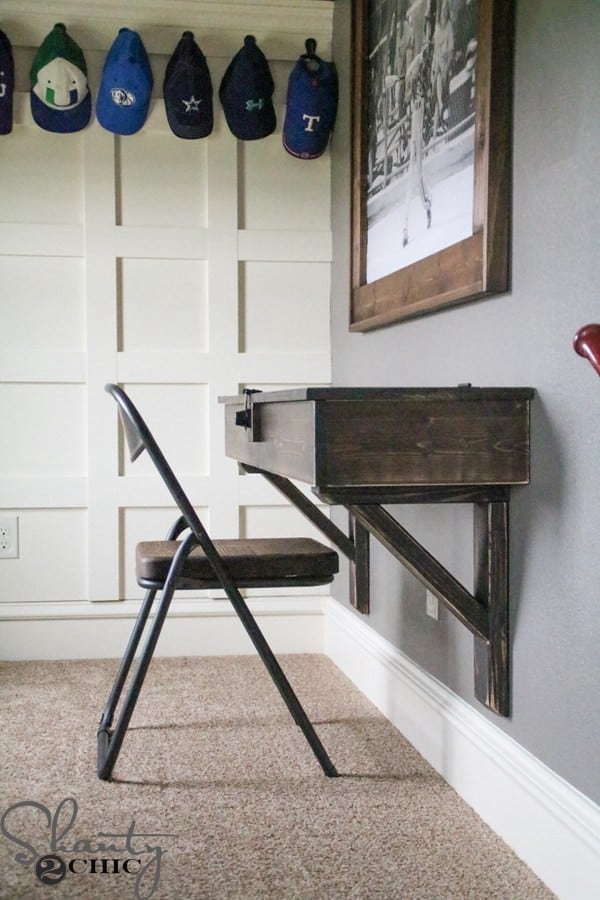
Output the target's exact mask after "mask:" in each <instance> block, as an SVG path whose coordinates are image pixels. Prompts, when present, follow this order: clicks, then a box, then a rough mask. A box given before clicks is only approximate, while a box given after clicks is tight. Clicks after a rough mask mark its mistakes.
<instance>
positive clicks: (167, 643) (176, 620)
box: [0, 595, 325, 660]
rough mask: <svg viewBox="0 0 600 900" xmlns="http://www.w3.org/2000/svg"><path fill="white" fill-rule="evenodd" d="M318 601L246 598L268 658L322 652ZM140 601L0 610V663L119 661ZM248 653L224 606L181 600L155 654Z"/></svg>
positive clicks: (235, 621)
mask: <svg viewBox="0 0 600 900" xmlns="http://www.w3.org/2000/svg"><path fill="white" fill-rule="evenodd" d="M324 599H325V598H324V597H320V596H316V595H310V596H297V597H291V596H288V597H273V596H272V597H268V598H255V599H254V598H253V599H251V600H248V605H249V606H250V608H251V609H252V612H253V613H254V615H255V618H256V620H257V622H258V624H259V626H260V628H261V629H262V631H263V632H264V634H265V637H266V638H267V640H268V641H269V643H270V644H271V647H272V648H273V650H274V652H275V653H322V652H323V623H324V619H323V603H324ZM138 609H139V602H133V601H128V600H124V601H122V602H120V603H87V602H82V603H28V604H2V605H1V606H0V659H3V660H19V659H102V658H120V657H121V656H122V655H123V650H124V649H125V645H126V643H127V639H128V637H129V633H130V632H131V629H132V627H133V621H134V619H135V616H136V615H137V611H138ZM253 652H254V648H253V647H252V644H251V642H250V639H249V637H248V636H247V634H246V632H245V631H244V628H243V626H242V625H241V623H240V621H239V619H238V617H237V616H236V614H235V613H234V612H233V609H232V608H231V606H230V604H229V601H228V600H226V599H224V600H198V601H194V600H182V601H178V599H177V598H175V600H174V601H173V605H172V607H171V609H170V610H169V615H168V617H167V620H166V622H165V624H164V627H163V630H162V633H161V636H160V640H159V643H158V645H157V648H156V655H157V656H232V655H237V654H246V653H253Z"/></svg>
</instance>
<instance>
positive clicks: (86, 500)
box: [0, 0, 332, 657]
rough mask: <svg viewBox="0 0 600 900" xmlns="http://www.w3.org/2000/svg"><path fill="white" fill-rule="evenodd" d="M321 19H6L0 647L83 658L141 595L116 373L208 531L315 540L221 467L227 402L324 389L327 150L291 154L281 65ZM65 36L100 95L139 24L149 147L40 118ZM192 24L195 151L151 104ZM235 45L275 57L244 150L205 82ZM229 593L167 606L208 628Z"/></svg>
mask: <svg viewBox="0 0 600 900" xmlns="http://www.w3.org/2000/svg"><path fill="white" fill-rule="evenodd" d="M124 6H126V7H127V9H126V10H125V11H124ZM101 10H104V14H102V12H101ZM331 17H332V4H331V3H329V2H324V0H312V2H306V3H298V2H290V0H288V2H279V3H274V2H271V3H269V2H266V3H265V2H262V3H254V2H248V3H243V4H241V3H228V2H225V3H218V4H217V3H204V2H186V0H178V2H170V3H158V2H153V0H151V2H148V0H145V2H133V0H132V2H130V3H128V4H126V5H124V4H113V3H108V4H99V3H96V2H92V0H87V2H83V3H82V2H81V0H80V2H78V3H77V4H74V3H71V2H65V3H48V2H44V3H41V2H39V3H21V2H7V3H3V9H2V12H1V13H0V28H2V29H3V30H4V31H5V32H6V33H7V34H8V36H9V38H10V40H11V42H12V44H13V51H14V55H15V63H16V69H17V85H16V87H17V92H16V95H15V125H14V128H13V132H12V134H10V135H7V136H2V137H0V172H1V179H2V180H1V186H2V190H1V194H0V196H1V198H2V202H1V203H0V283H1V285H2V287H1V290H0V310H1V314H2V319H1V321H2V328H0V422H1V423H2V425H1V432H0V435H1V436H0V516H2V515H7V514H8V515H13V514H14V515H17V516H18V517H19V539H20V554H19V558H18V559H14V560H12V559H11V560H3V559H0V619H2V620H3V622H1V623H0V629H1V633H2V637H0V655H3V656H17V657H18V656H36V655H42V656H43V655H48V656H52V655H54V656H60V655H75V656H76V655H85V654H86V653H90V652H91V651H90V643H91V638H90V635H91V633H92V632H91V631H90V628H92V630H93V628H99V627H100V626H99V625H98V623H99V622H106V621H107V620H110V619H113V620H115V621H116V619H118V618H119V617H123V616H125V617H128V616H130V615H131V609H130V606H132V607H133V605H134V604H130V603H129V601H132V600H136V598H138V597H139V596H140V590H139V589H138V587H137V585H136V584H135V581H134V579H133V574H132V562H133V547H134V544H135V543H136V542H137V541H138V540H140V539H144V538H149V537H156V536H157V535H162V533H163V532H164V531H165V529H166V527H167V525H168V524H169V522H170V520H171V519H172V517H173V508H172V506H171V503H170V498H169V497H168V496H167V494H166V491H165V490H164V489H163V487H162V485H161V484H160V483H159V482H158V481H157V479H156V477H155V476H154V474H153V472H152V471H151V467H150V466H149V465H148V462H147V460H145V459H143V458H142V459H140V460H139V461H138V462H136V464H135V465H133V466H132V465H131V464H130V463H129V461H128V460H127V459H126V458H125V454H124V448H123V447H122V446H121V444H120V438H119V433H118V428H117V418H116V409H115V407H114V404H113V402H112V401H111V400H110V399H109V398H108V396H107V395H106V394H105V393H104V391H103V386H104V384H105V382H107V381H117V382H119V383H121V384H123V385H124V386H125V387H126V389H127V390H129V392H130V393H131V395H132V397H133V399H134V400H135V401H136V402H137V403H139V406H140V408H141V410H142V412H143V414H145V416H146V418H147V419H148V422H149V424H150V425H151V427H153V428H154V430H155V432H156V435H157V438H158V440H159V442H162V444H163V446H164V449H165V451H166V453H167V456H169V457H170V459H171V461H172V463H173V465H174V468H175V469H176V471H177V472H178V473H180V474H181V477H182V481H183V482H184V485H185V487H186V489H187V490H188V491H189V492H190V494H191V497H192V500H193V502H194V503H195V504H196V505H197V506H198V508H199V509H200V511H201V512H202V513H203V515H204V517H205V520H206V522H207V524H208V525H209V527H210V529H211V531H212V533H213V534H214V535H216V536H236V535H237V534H239V533H241V534H244V535H255V534H256V535H262V534H266V533H277V534H281V533H290V534H292V533H310V529H311V526H309V525H307V524H306V523H305V522H304V520H302V518H301V516H300V514H298V513H297V512H296V511H295V510H291V509H289V508H287V507H286V504H285V502H284V501H283V499H282V498H280V496H279V495H278V494H276V493H274V492H273V490H272V489H271V488H270V487H269V486H268V485H267V484H264V483H262V482H261V481H260V480H259V479H257V478H255V477H253V476H241V475H239V474H238V471H237V466H236V464H235V463H234V462H233V461H232V460H228V459H227V458H226V457H225V455H224V440H223V409H222V407H221V406H220V405H219V403H218V397H219V396H220V395H227V394H232V393H237V392H238V390H239V389H240V387H243V386H246V385H252V386H258V387H270V386H277V387H286V386H288V385H297V384H323V383H327V382H329V380H330V354H329V293H330V258H331V233H330V196H329V191H330V168H329V167H330V163H329V155H328V154H326V155H325V156H323V157H322V158H321V159H319V160H316V161H312V162H305V161H300V160H297V159H294V158H293V157H291V156H289V155H288V154H287V153H286V152H285V151H284V149H283V146H282V143H281V126H282V122H283V116H284V109H285V107H284V104H285V90H286V85H287V77H288V74H289V72H290V70H291V67H292V65H293V62H294V61H295V59H296V57H297V56H298V55H299V54H300V53H302V52H303V51H304V41H305V39H306V38H307V37H315V38H316V39H317V41H318V51H319V52H320V53H321V54H322V55H323V56H324V57H327V58H328V56H329V53H330V39H331ZM56 21H63V22H65V24H66V25H67V28H68V30H69V33H70V34H71V35H72V37H73V38H74V39H75V40H77V41H78V43H79V44H80V45H81V47H82V49H83V50H84V53H85V55H86V59H87V62H88V69H89V73H90V84H91V87H92V93H93V95H94V96H95V92H96V89H97V86H98V82H99V76H100V72H101V68H102V63H103V60H104V55H105V53H106V50H107V49H108V47H109V46H110V44H111V43H112V40H113V39H114V37H115V36H116V33H117V31H118V28H119V27H120V26H121V25H127V26H128V27H131V28H135V29H136V30H138V31H139V32H140V34H141V36H142V39H143V40H144V43H145V45H146V48H147V50H148V52H149V54H150V59H151V63H152V68H153V72H154V78H155V85H154V95H153V102H152V104H151V108H150V115H149V118H148V121H147V122H146V124H145V126H144V128H143V129H142V131H140V132H138V133H137V134H135V135H132V136H129V137H116V136H114V135H112V134H110V133H108V132H106V131H104V130H103V129H102V128H101V127H100V126H99V125H98V123H97V122H96V121H95V120H93V121H92V123H91V124H90V125H89V126H88V127H87V128H86V129H85V130H84V131H82V132H79V133H77V134H71V135H58V134H51V133H48V132H44V131H42V130H41V129H40V128H39V127H38V126H37V125H35V124H34V122H33V120H32V118H31V114H30V110H29V96H28V87H29V85H28V72H29V67H30V65H31V61H32V59H33V55H34V53H35V50H36V48H37V47H38V46H39V44H40V43H41V41H42V40H43V38H44V37H45V35H46V34H47V33H48V32H49V31H50V29H51V28H52V26H53V24H54V23H55V22H56ZM185 29H191V30H192V31H194V34H195V37H196V40H197V41H198V43H199V44H200V46H201V47H202V49H203V50H204V52H205V53H206V55H207V58H208V63H209V67H210V70H211V75H212V78H213V85H214V89H215V97H214V103H215V129H214V131H213V133H212V135H210V137H208V138H206V139H203V140H198V141H184V140H181V139H178V138H176V137H175V136H174V135H172V133H171V132H170V130H169V128H168V125H167V121H166V116H165V113H164V105H163V101H162V78H163V75H164V69H165V66H166V63H167V61H168V58H169V56H170V54H171V52H172V50H173V49H174V47H175V45H176V43H177V41H178V40H179V37H180V36H181V33H182V31H183V30H185ZM246 33H253V34H255V35H256V37H257V40H258V43H259V46H261V47H262V49H263V50H264V52H265V53H266V55H267V56H268V58H269V60H270V62H271V68H272V72H273V75H274V78H275V82H276V95H275V101H276V111H277V118H278V127H277V131H276V133H275V134H274V135H272V136H270V137H268V138H266V139H264V140H261V141H255V142H250V143H246V144H243V143H240V142H238V141H237V140H236V139H235V138H234V137H233V135H232V134H231V133H230V132H229V130H228V128H227V125H226V123H225V120H224V117H223V114H222V110H221V107H220V103H219V100H218V85H219V82H220V79H221V76H222V73H223V72H224V70H225V67H226V66H227V64H228V62H229V60H230V59H231V57H232V56H233V54H234V53H235V52H236V51H237V50H238V49H239V47H240V46H241V45H242V43H243V37H244V35H245V34H246ZM271 593H273V592H271ZM314 595H315V592H314V591H313V592H311V591H307V592H306V594H305V597H304V601H302V600H300V601H297V605H296V607H294V609H295V611H296V613H297V614H301V613H302V602H304V603H305V608H306V609H307V610H309V611H310V610H313V611H314V609H315V607H314V600H315V597H314ZM219 598H220V595H219V594H216V595H215V596H212V597H208V596H205V597H202V596H199V597H197V598H194V597H191V598H190V597H188V596H187V595H186V599H185V600H182V601H180V607H179V610H180V613H179V614H180V615H181V616H184V617H187V618H186V619H185V621H186V623H188V624H189V622H188V620H189V619H190V617H191V618H192V619H193V618H194V617H195V616H201V615H202V614H203V613H206V611H208V612H209V613H210V614H211V615H214V614H216V613H215V610H216V609H217V608H218V604H219V603H220V602H221V603H222V600H220V599H219ZM267 599H268V598H267ZM91 601H104V602H103V603H93V602H91ZM265 602H267V600H265ZM270 602H271V603H272V604H274V605H272V612H273V613H274V614H275V613H277V612H278V607H277V602H276V598H275V599H273V598H272V599H271V601H270ZM215 604H217V606H215ZM298 604H300V605H298ZM125 610H127V612H126V613H125V612H124V611H125ZM53 622H54V623H55V624H56V623H57V622H60V623H61V627H60V628H58V627H54V626H53V625H52V624H49V623H53ZM42 623H45V624H44V625H43V627H40V626H41V625H42ZM93 623H95V624H93ZM186 627H187V626H186ZM61 629H62V630H61ZM86 629H87V631H86ZM44 630H45V631H46V633H47V635H48V636H50V635H51V643H52V644H53V647H52V648H51V649H50V648H49V647H48V646H42V645H45V644H46V643H47V642H45V641H44V639H43V637H42V635H43V632H44ZM109 630H110V629H109ZM61 633H64V635H65V637H64V640H63V639H62V638H61V637H60V635H61ZM107 633H108V631H107ZM110 633H111V634H112V633H113V632H112V631H111V632H110ZM86 635H87V637H86ZM49 639H50V638H49ZM73 641H75V643H76V646H75V647H74V646H73ZM67 643H69V646H68V647H67V646H66V644H67ZM63 644H64V646H63ZM186 649H187V647H186V644H185V641H184V642H183V643H180V644H178V643H177V640H175V641H174V643H173V647H172V649H171V650H169V652H178V651H181V652H186ZM115 652H120V647H115ZM98 655H111V653H110V649H109V650H106V649H105V651H104V652H101V651H100V650H98Z"/></svg>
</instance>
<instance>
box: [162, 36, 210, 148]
mask: <svg viewBox="0 0 600 900" xmlns="http://www.w3.org/2000/svg"><path fill="white" fill-rule="evenodd" d="M163 94H164V99H165V111H166V113H167V121H168V123H169V127H170V129H171V131H172V132H173V134H175V135H177V137H180V138H188V139H194V138H203V137H206V136H207V135H209V134H210V133H211V131H212V129H213V99H212V98H213V86H212V81H211V77H210V72H209V70H208V65H207V63H206V57H205V56H204V53H203V52H202V50H201V49H200V47H199V46H198V44H197V43H196V42H195V40H194V35H193V34H192V32H191V31H184V32H183V35H182V36H181V40H180V41H179V43H178V44H177V46H176V47H175V50H174V52H173V55H172V57H171V59H170V60H169V62H168V63H167V69H166V72H165V80H164V83H163Z"/></svg>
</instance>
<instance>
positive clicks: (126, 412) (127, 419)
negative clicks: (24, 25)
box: [104, 384, 237, 593]
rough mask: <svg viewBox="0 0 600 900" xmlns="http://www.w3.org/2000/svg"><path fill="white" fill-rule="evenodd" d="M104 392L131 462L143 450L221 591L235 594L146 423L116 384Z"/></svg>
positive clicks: (110, 385) (211, 544)
mask: <svg viewBox="0 0 600 900" xmlns="http://www.w3.org/2000/svg"><path fill="white" fill-rule="evenodd" d="M104 390H105V391H106V392H107V393H108V394H110V395H111V397H113V399H114V400H115V401H116V402H117V405H118V408H119V417H120V419H121V424H122V426H123V432H124V434H125V439H126V441H127V445H128V447H129V456H130V459H131V461H132V462H135V460H136V459H138V457H139V456H141V454H142V453H143V452H144V450H146V452H147V453H148V456H149V457H150V459H151V460H152V462H153V463H154V466H155V467H156V469H157V471H158V473H159V475H160V477H161V478H162V480H163V481H164V483H165V485H166V487H167V489H168V491H169V493H170V494H171V496H172V497H173V499H174V501H175V503H176V504H177V506H178V507H179V510H180V512H181V514H182V516H183V518H184V519H185V522H186V524H187V526H188V528H189V529H190V531H191V532H192V533H193V534H194V536H195V537H196V539H197V541H198V543H199V544H200V546H201V547H202V549H203V550H204V553H205V554H206V557H207V559H208V560H209V562H210V564H211V566H212V568H213V571H214V572H215V575H216V576H217V577H218V579H219V581H220V582H221V584H222V585H223V587H224V589H225V590H228V588H229V589H231V590H234V591H235V592H236V593H237V588H235V585H234V584H233V581H232V579H231V577H230V575H229V572H228V571H227V569H226V567H225V566H224V565H223V562H222V560H221V557H220V555H219V552H218V550H217V549H216V547H215V545H214V543H213V541H212V540H211V538H210V537H209V535H208V532H207V531H206V528H205V527H204V525H203V524H202V521H201V520H200V517H199V516H198V514H197V512H196V510H195V509H194V507H193V506H192V504H191V502H190V500H189V499H188V497H187V495H186V493H185V491H184V490H183V488H182V486H181V484H180V483H179V481H178V479H177V477H176V475H175V473H174V472H173V469H172V468H171V466H170V465H169V463H168V462H167V459H166V457H165V455H164V453H163V452H162V450H161V449H160V447H159V446H158V444H157V442H156V440H155V438H154V436H153V434H152V432H151V431H150V429H149V428H148V426H147V425H146V422H145V421H144V419H143V418H142V416H141V415H140V413H139V412H138V410H137V408H136V406H135V405H134V403H133V402H132V400H131V399H130V397H129V396H128V395H127V394H126V393H125V391H124V390H123V388H120V387H119V386H118V385H116V384H106V385H105V386H104Z"/></svg>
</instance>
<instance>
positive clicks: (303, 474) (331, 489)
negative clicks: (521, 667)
mask: <svg viewBox="0 0 600 900" xmlns="http://www.w3.org/2000/svg"><path fill="white" fill-rule="evenodd" d="M533 395H534V391H533V390H532V389H531V388H476V387H471V386H470V385H459V386H458V387H456V388H302V389H294V390H288V391H273V392H261V391H246V392H245V393H244V395H240V396H236V397H222V398H220V402H222V403H223V404H224V406H225V451H226V453H227V455H228V456H230V457H233V458H234V459H236V460H238V462H239V463H240V464H241V465H242V467H243V468H244V469H245V470H246V471H248V472H258V473H260V474H261V475H263V477H265V478H266V479H267V480H269V481H270V482H271V483H272V484H273V485H274V486H275V487H277V488H278V490H280V491H281V492H282V493H283V494H284V495H285V496H286V497H287V498H288V499H289V500H290V501H291V502H292V503H293V504H294V505H295V506H297V507H298V509H300V511H301V512H302V513H304V515H305V516H307V517H308V518H309V519H310V520H311V521H312V522H313V523H314V524H315V525H316V526H317V527H318V528H320V529H321V531H322V532H323V533H324V534H325V535H326V536H327V537H328V538H329V539H330V540H331V541H332V543H334V544H335V545H336V546H337V547H338V549H339V550H341V551H342V552H343V553H344V554H345V555H346V556H347V557H348V559H349V560H350V562H351V571H352V580H351V585H352V588H351V592H352V593H351V601H352V604H353V606H354V607H355V608H356V609H357V610H359V611H360V612H362V613H364V614H367V613H368V612H369V535H373V536H374V537H375V538H377V539H378V540H379V541H380V542H381V543H382V544H383V545H384V546H385V547H386V548H387V549H388V550H389V552H390V553H392V554H393V555H394V556H395V557H396V558H397V559H399V560H400V561H401V562H402V564H403V565H405V566H406V567H407V568H408V569H409V571H411V572H412V573H413V574H414V575H415V576H416V577H417V578H418V579H419V580H420V581H421V582H422V583H423V584H424V585H425V586H426V587H427V588H428V590H430V591H431V592H432V593H433V594H434V595H435V596H436V597H438V599H439V600H440V601H441V602H442V603H444V604H445V606H446V607H447V608H448V609H449V610H450V611H451V612H452V613H453V614H454V615H455V616H456V617H457V618H458V619H459V620H460V621H461V622H462V623H463V624H464V625H465V627H467V628H468V629H469V630H470V631H471V632H472V633H473V635H474V638H475V651H474V658H475V695H476V697H477V698H478V699H479V700H480V701H481V702H482V703H483V704H485V705H486V706H487V707H488V708H489V709H491V710H493V711H494V712H496V713H497V714H498V715H503V716H507V715H509V713H510V683H509V669H510V664H509V663H510V660H509V656H510V640H509V623H508V506H509V492H510V488H511V486H513V485H524V484H527V483H528V482H529V461H530V424H529V421H530V415H529V414H530V401H531V399H532V397H533ZM290 479H293V480H298V481H301V482H306V483H308V484H310V485H311V486H312V490H313V493H314V494H315V495H316V496H317V497H318V498H319V499H320V500H322V501H325V502H327V503H329V504H340V505H342V506H344V507H345V508H346V509H347V510H348V513H349V532H348V534H345V533H344V532H343V531H342V530H341V529H339V528H337V526H336V525H335V524H334V523H332V522H331V520H330V519H329V518H328V517H327V516H325V515H324V514H323V512H322V511H321V510H320V509H319V508H318V507H317V506H316V504H314V503H312V502H311V501H310V500H309V499H308V498H307V497H306V495H305V494H304V493H303V492H302V491H301V490H300V489H299V488H298V487H297V486H296V485H294V484H293V483H292V481H290ZM404 503H472V504H473V510H474V540H475V552H474V592H473V593H471V592H470V591H468V590H467V589H466V588H465V587H463V585H462V584H460V583H459V582H458V581H457V580H456V579H455V578H454V577H453V575H452V574H451V573H450V572H448V570H447V569H446V568H445V567H444V566H442V565H441V564H440V563H439V562H438V561H437V560H436V559H435V558H434V557H433V556H432V555H431V554H430V553H429V552H428V551H427V550H426V549H425V548H424V547H423V546H422V545H420V544H419V543H418V542H417V541H416V540H415V539H414V538H413V537H412V536H411V535H410V534H409V533H408V532H407V531H406V529H404V528H403V527H402V526H401V525H400V524H399V523H398V522H397V521H396V519H394V518H393V516H391V515H390V513H389V512H388V511H387V510H385V509H384V508H383V506H384V505H389V504H404Z"/></svg>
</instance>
